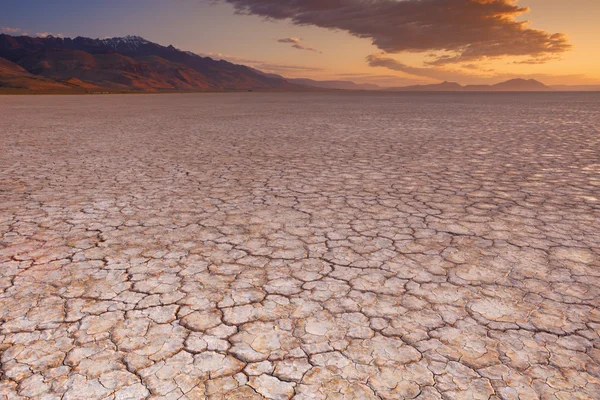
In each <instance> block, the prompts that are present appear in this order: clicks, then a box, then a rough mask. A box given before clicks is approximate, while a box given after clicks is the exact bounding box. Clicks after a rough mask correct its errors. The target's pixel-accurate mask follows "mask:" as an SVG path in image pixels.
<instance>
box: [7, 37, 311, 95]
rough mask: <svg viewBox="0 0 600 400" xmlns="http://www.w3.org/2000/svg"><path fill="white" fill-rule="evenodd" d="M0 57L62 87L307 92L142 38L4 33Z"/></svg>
mask: <svg viewBox="0 0 600 400" xmlns="http://www.w3.org/2000/svg"><path fill="white" fill-rule="evenodd" d="M0 58H3V59H5V60H7V61H8V62H10V63H12V64H15V65H18V66H19V67H21V68H23V69H24V70H26V72H28V73H29V74H31V75H34V76H37V77H39V78H41V79H46V80H54V81H56V83H57V84H58V85H59V86H60V85H62V84H61V83H60V81H64V80H68V79H76V80H79V81H81V82H83V84H84V86H89V85H92V86H93V87H98V88H102V89H106V90H111V91H169V90H177V91H179V90H184V91H185V90H194V91H198V90H200V91H223V90H254V89H260V90H301V89H305V87H303V86H300V85H297V84H294V83H290V82H288V81H287V80H285V79H282V78H275V77H269V76H265V75H262V74H259V73H257V72H255V71H254V70H252V69H251V68H249V67H246V66H244V65H238V64H233V63H230V62H228V61H224V60H214V59H212V58H210V57H202V56H200V55H197V54H194V53H191V52H186V51H182V50H179V49H177V48H175V47H174V46H172V45H169V46H162V45H160V44H157V43H153V42H151V41H148V40H146V39H144V38H142V37H139V36H125V37H115V38H108V39H91V38H85V37H81V36H78V37H76V38H74V39H71V38H58V37H54V36H48V37H45V38H39V37H29V36H18V37H16V36H10V35H5V34H0ZM9 78H10V77H8V78H7V77H6V76H4V75H0V87H4V88H12V89H29V90H38V89H40V88H38V87H37V86H36V85H35V83H36V82H37V81H35V80H33V81H32V80H21V81H18V82H16V83H15V81H14V79H12V78H11V79H9ZM61 88H62V89H64V88H63V87H62V86H60V87H57V90H59V89H61ZM68 88H72V87H71V86H69V87H68ZM81 90H82V91H87V90H89V89H88V88H84V87H81Z"/></svg>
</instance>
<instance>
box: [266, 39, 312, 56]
mask: <svg viewBox="0 0 600 400" xmlns="http://www.w3.org/2000/svg"><path fill="white" fill-rule="evenodd" d="M277 41H278V42H279V43H289V44H291V45H292V47H293V48H295V49H298V50H307V51H314V52H315V53H320V51H319V50H317V49H315V48H314V47H310V46H306V45H304V44H303V43H302V39H299V38H293V37H289V38H284V39H278V40H277Z"/></svg>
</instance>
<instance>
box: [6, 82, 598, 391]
mask: <svg viewBox="0 0 600 400" xmlns="http://www.w3.org/2000/svg"><path fill="white" fill-rule="evenodd" d="M599 104H600V96H599V95H597V94H595V95H594V94H588V95H584V94H580V95H575V94H521V95H510V94H496V95H485V94H473V95H466V94H465V95H444V94H438V95H391V94H390V95H384V94H382V95H368V94H325V93H321V94H259V93H248V94H207V95H131V96H87V97H80V96H64V97H56V96H38V97H28V96H22V97H0V154H1V156H0V329H1V330H0V354H1V357H0V397H1V398H6V399H44V400H46V399H64V400H71V399H143V398H151V399H211V400H217V399H231V400H233V399H277V400H279V399H290V398H294V399H298V400H307V399H328V400H334V399H422V400H434V399H489V400H499V399H503V400H513V399H515V400H516V399H519V400H526V399H527V400H528V399H559V400H570V399H600V337H599V334H600V161H599V160H600V132H599V129H600V111H599V110H600V107H599Z"/></svg>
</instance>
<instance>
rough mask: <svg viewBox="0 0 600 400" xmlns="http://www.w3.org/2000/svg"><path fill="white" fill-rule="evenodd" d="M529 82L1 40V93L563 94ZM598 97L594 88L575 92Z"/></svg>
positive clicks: (132, 46) (148, 47)
mask: <svg viewBox="0 0 600 400" xmlns="http://www.w3.org/2000/svg"><path fill="white" fill-rule="evenodd" d="M569 88H570V87H569V86H553V87H549V86H546V85H544V84H543V83H542V82H539V81H537V80H534V79H521V78H517V79H511V80H508V81H505V82H500V83H497V84H494V85H461V84H459V83H456V82H442V83H436V84H430V85H412V86H402V87H382V86H379V85H376V84H369V83H355V82H352V81H345V80H314V79H308V78H285V77H283V76H281V75H277V74H273V73H266V72H263V71H260V70H258V69H255V68H252V67H249V66H245V65H240V64H234V63H231V62H229V61H226V60H215V59H212V58H210V57H204V56H201V55H198V54H196V53H193V52H190V51H183V50H180V49H177V48H176V47H174V46H172V45H168V46H163V45H160V44H157V43H154V42H151V41H149V40H146V39H144V38H143V37H141V36H134V35H128V36H123V37H112V38H104V39H99V38H97V39H92V38H87V37H83V36H77V37H75V38H63V37H55V36H47V37H30V36H11V35H7V34H0V90H2V91H6V90H9V91H10V90H14V91H17V92H18V91H28V92H44V91H49V92H53V91H75V92H82V93H85V92H90V91H92V92H96V91H110V92H118V91H127V92H128V91H132V92H160V91H240V90H244V91H246V90H247V91H251V90H294V91H296V90H297V91H311V90H347V91H385V92H545V91H567V90H569ZM573 88H574V90H598V89H599V88H600V87H595V86H589V88H588V87H581V88H580V87H573Z"/></svg>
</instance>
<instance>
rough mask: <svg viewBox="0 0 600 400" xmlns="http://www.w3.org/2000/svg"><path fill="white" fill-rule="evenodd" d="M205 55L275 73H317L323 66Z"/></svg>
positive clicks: (219, 54) (214, 54)
mask: <svg viewBox="0 0 600 400" xmlns="http://www.w3.org/2000/svg"><path fill="white" fill-rule="evenodd" d="M201 55H202V56H204V57H211V58H214V59H216V60H227V61H229V62H232V63H236V64H243V65H246V66H249V67H252V68H256V69H258V70H260V71H262V72H268V73H273V74H281V75H286V74H290V73H291V74H296V73H300V74H304V73H309V74H310V73H315V72H322V71H323V68H319V67H310V66H305V65H291V64H281V63H273V62H269V61H262V60H253V59H249V58H244V57H237V56H230V55H226V54H222V53H202V54H201Z"/></svg>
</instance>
